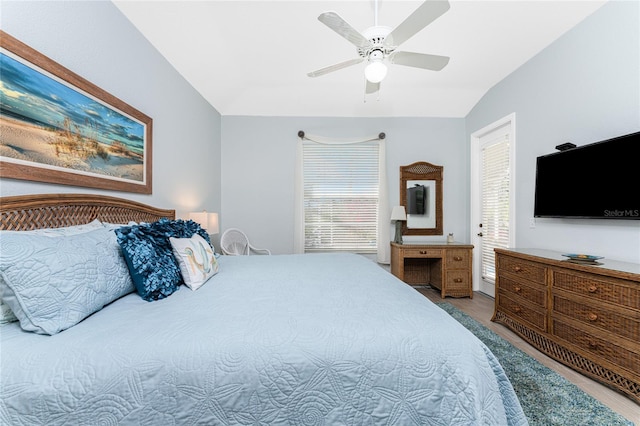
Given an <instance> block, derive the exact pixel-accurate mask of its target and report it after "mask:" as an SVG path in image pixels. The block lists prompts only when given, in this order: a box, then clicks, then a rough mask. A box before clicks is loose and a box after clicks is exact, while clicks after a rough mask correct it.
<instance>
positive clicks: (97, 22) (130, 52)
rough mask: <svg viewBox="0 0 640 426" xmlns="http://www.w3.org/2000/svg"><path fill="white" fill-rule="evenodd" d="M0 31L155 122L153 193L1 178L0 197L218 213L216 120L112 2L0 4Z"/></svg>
mask: <svg viewBox="0 0 640 426" xmlns="http://www.w3.org/2000/svg"><path fill="white" fill-rule="evenodd" d="M0 7H1V9H2V15H1V18H0V19H1V24H2V29H3V31H5V32H7V33H8V34H10V35H12V36H14V37H15V38H17V39H18V40H20V41H22V42H24V43H26V44H27V45H29V46H30V47H32V48H33V49H35V50H37V51H39V52H40V53H42V54H44V55H45V56H48V57H49V58H51V59H53V60H54V61H56V62H58V63H59V64H61V65H62V66H64V67H66V68H68V69H70V70H71V71H73V72H75V73H76V74H78V75H80V76H82V77H84V78H85V79H87V80H89V81H90V82H92V83H94V84H96V85H97V86H99V87H100V88H102V89H104V90H106V91H107V92H109V93H111V94H112V95H114V96H116V97H118V98H119V99H121V100H123V101H124V102H126V103H128V104H129V105H131V106H133V107H134V108H136V109H138V110H139V111H142V112H143V113H145V114H147V115H148V116H150V117H151V118H152V119H153V194H152V195H139V194H130V193H120V192H113V191H100V190H95V189H89V188H78V187H73V186H62V185H53V184H42V183H32V182H27V181H19V180H13V179H1V178H0V195H2V196H7V195H21V194H32V193H60V192H74V193H103V194H106V195H113V196H120V197H125V198H129V199H133V200H137V201H141V202H144V203H147V204H151V205H154V206H158V207H165V208H174V209H176V210H177V213H178V214H179V215H180V216H184V215H185V214H186V213H187V212H189V211H193V210H194V209H195V210H200V209H207V210H209V211H219V210H220V206H221V205H220V181H221V179H220V146H221V143H220V127H221V116H220V114H219V113H218V112H217V111H216V110H215V109H214V108H213V107H212V106H211V105H210V104H209V103H208V102H206V101H205V100H204V99H203V98H202V96H200V94H199V93H197V92H196V91H195V90H194V89H193V88H192V87H191V86H190V85H189V84H188V83H187V82H186V80H185V79H184V78H183V77H182V76H181V75H180V74H178V73H177V72H176V71H175V69H174V68H173V67H172V66H171V65H170V64H169V63H168V62H167V61H166V60H165V59H164V58H163V57H162V56H161V55H160V54H159V53H158V52H157V50H156V49H155V48H154V47H153V46H152V45H151V44H150V43H149V42H148V41H147V40H146V39H145V38H144V37H143V36H142V35H141V34H140V33H139V32H138V30H137V29H136V28H135V27H133V26H132V25H131V23H130V22H129V21H128V20H127V19H126V18H125V17H124V16H123V15H122V14H121V13H120V11H119V10H118V9H117V8H116V7H115V6H114V5H113V3H111V2H110V1H37V2H32V1H28V2H25V1H2V3H1V5H0Z"/></svg>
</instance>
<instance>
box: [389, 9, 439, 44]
mask: <svg viewBox="0 0 640 426" xmlns="http://www.w3.org/2000/svg"><path fill="white" fill-rule="evenodd" d="M450 7H451V6H450V5H449V2H448V1H447V0H426V1H425V2H424V3H422V5H420V7H418V8H417V9H416V10H415V11H414V12H413V13H412V14H411V15H409V16H408V17H407V19H405V20H404V21H403V22H402V23H401V24H400V25H398V26H397V27H396V28H395V29H394V30H393V31H391V32H390V33H389V35H388V36H387V37H386V38H385V40H384V45H385V46H389V47H398V46H400V45H401V44H402V43H404V42H405V41H407V40H409V39H410V38H411V37H413V36H414V35H415V34H416V33H417V32H418V31H420V30H421V29H423V28H424V27H426V26H427V25H429V24H430V23H432V22H433V21H435V20H436V19H438V18H439V17H440V16H442V14H444V13H445V12H446V11H447V10H449V8H450Z"/></svg>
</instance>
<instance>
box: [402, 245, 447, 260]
mask: <svg viewBox="0 0 640 426" xmlns="http://www.w3.org/2000/svg"><path fill="white" fill-rule="evenodd" d="M402 252H403V253H404V257H405V258H406V257H414V258H415V257H418V258H419V257H442V250H441V249H432V248H417V247H416V248H403V249H402Z"/></svg>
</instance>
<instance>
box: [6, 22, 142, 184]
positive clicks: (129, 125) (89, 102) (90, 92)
mask: <svg viewBox="0 0 640 426" xmlns="http://www.w3.org/2000/svg"><path fill="white" fill-rule="evenodd" d="M0 67H1V68H2V74H1V75H0V101H1V102H0V177H2V178H12V179H24V180H30V181H37V182H48V183H57V184H63V185H73V186H82V187H89V188H98V189H108V190H114V191H124V192H136V193H142V194H151V192H152V143H151V142H152V140H151V139H152V119H151V118H150V117H148V116H147V115H145V114H143V113H141V112H140V111H138V110H137V109H135V108H133V107H132V106H130V105H128V104H126V103H125V102H123V101H121V100H120V99H118V98H116V97H115V96H113V95H111V94H109V93H107V92H106V91H104V90H102V89H100V88H99V87H98V86H96V85H94V84H93V83H91V82H89V81H87V80H85V79H84V78H82V77H80V76H79V75H77V74H75V73H73V72H72V71H70V70H68V69H66V68H65V67H63V66H62V65H60V64H58V63H56V62H54V61H53V60H51V59H49V58H48V57H46V56H44V55H42V54H41V53H39V52H37V51H36V50H34V49H32V48H30V47H29V46H27V45H26V44H24V43H22V42H21V41H19V40H17V39H15V38H14V37H12V36H10V35H9V34H7V33H5V32H3V31H1V30H0Z"/></svg>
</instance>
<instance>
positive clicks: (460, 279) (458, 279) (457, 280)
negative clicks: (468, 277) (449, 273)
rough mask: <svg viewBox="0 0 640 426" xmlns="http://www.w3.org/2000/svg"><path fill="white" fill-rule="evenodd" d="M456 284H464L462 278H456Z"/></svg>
mask: <svg viewBox="0 0 640 426" xmlns="http://www.w3.org/2000/svg"><path fill="white" fill-rule="evenodd" d="M453 282H454V283H461V282H462V278H456V279H454V280H453Z"/></svg>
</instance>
